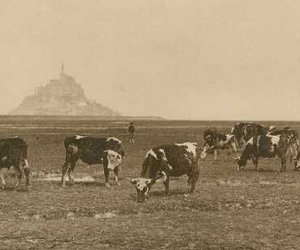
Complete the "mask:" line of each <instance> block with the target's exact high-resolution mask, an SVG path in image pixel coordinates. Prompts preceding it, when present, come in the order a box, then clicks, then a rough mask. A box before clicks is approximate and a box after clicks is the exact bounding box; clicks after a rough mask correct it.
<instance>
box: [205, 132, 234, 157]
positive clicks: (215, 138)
mask: <svg viewBox="0 0 300 250" xmlns="http://www.w3.org/2000/svg"><path fill="white" fill-rule="evenodd" d="M220 149H226V150H227V156H228V155H229V154H230V153H231V152H234V153H235V154H236V153H237V147H236V139H235V136H234V135H233V134H220V133H216V134H214V135H212V134H209V135H207V136H206V137H205V138H204V146H203V149H202V152H201V158H202V159H204V158H205V157H206V156H207V154H208V153H209V152H211V151H212V152H213V153H214V157H215V160H217V156H218V151H219V150H220Z"/></svg>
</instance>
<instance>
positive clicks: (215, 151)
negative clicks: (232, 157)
mask: <svg viewBox="0 0 300 250" xmlns="http://www.w3.org/2000/svg"><path fill="white" fill-rule="evenodd" d="M214 156H215V161H216V160H217V157H218V150H217V149H214Z"/></svg>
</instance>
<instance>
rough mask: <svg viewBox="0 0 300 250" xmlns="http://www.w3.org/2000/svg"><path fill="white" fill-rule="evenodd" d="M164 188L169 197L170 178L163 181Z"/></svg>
mask: <svg viewBox="0 0 300 250" xmlns="http://www.w3.org/2000/svg"><path fill="white" fill-rule="evenodd" d="M164 186H165V190H166V195H169V187H170V178H169V177H167V179H166V180H165V181H164Z"/></svg>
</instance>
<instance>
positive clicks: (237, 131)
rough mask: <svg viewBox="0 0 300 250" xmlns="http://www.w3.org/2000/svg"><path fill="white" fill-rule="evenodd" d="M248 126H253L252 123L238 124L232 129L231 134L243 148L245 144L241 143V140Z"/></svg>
mask: <svg viewBox="0 0 300 250" xmlns="http://www.w3.org/2000/svg"><path fill="white" fill-rule="evenodd" d="M248 124H251V123H250V122H238V123H236V124H235V125H234V126H233V127H232V128H231V134H233V135H234V136H235V139H236V140H237V143H238V146H241V145H242V144H243V142H241V140H242V138H243V131H244V127H245V126H246V125H248Z"/></svg>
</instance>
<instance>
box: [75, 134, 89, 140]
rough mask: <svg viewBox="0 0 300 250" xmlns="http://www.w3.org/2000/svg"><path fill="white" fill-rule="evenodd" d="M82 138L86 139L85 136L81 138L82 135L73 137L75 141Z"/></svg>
mask: <svg viewBox="0 0 300 250" xmlns="http://www.w3.org/2000/svg"><path fill="white" fill-rule="evenodd" d="M84 137H86V136H83V135H75V139H76V140H80V139H82V138H84Z"/></svg>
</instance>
